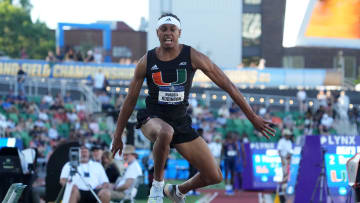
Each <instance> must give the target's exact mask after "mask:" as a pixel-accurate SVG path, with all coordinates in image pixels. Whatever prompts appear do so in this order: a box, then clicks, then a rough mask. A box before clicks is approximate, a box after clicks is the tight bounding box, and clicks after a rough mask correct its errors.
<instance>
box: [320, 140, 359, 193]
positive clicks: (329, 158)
mask: <svg viewBox="0 0 360 203" xmlns="http://www.w3.org/2000/svg"><path fill="white" fill-rule="evenodd" d="M320 141H321V145H322V147H323V148H324V150H325V156H324V159H325V169H326V178H327V184H328V186H329V190H330V194H331V195H334V196H338V195H346V194H347V188H348V176H347V172H346V162H347V161H348V160H349V159H350V158H351V157H353V156H354V155H355V154H356V153H359V152H360V137H359V136H321V139H320Z"/></svg>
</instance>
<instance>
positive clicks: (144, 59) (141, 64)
mask: <svg viewBox="0 0 360 203" xmlns="http://www.w3.org/2000/svg"><path fill="white" fill-rule="evenodd" d="M147 56H148V53H145V55H144V56H142V57H141V58H140V59H139V61H138V64H137V65H136V66H137V67H146V64H147Z"/></svg>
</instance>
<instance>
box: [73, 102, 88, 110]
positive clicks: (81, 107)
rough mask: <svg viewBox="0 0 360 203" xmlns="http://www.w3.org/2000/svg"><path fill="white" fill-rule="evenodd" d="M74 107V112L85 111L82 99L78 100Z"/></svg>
mask: <svg viewBox="0 0 360 203" xmlns="http://www.w3.org/2000/svg"><path fill="white" fill-rule="evenodd" d="M75 109H76V112H80V111H85V110H86V105H85V103H84V100H80V102H79V103H77V104H76V106H75Z"/></svg>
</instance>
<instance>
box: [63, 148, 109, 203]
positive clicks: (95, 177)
mask: <svg viewBox="0 0 360 203" xmlns="http://www.w3.org/2000/svg"><path fill="white" fill-rule="evenodd" d="M71 170H72V169H71V164H70V162H67V163H66V164H65V165H64V167H63V168H62V171H61V175H60V184H61V185H62V186H64V185H65V184H66V182H67V180H68V178H70V171H71ZM79 175H80V176H81V177H82V178H83V180H85V181H83V180H82V179H81V177H79ZM72 182H73V183H74V185H73V188H72V190H71V195H70V201H69V202H70V203H75V202H86V203H89V202H96V199H95V197H94V196H93V194H92V193H91V191H90V188H89V186H90V187H91V188H92V189H93V190H94V191H95V193H96V194H97V195H98V196H99V199H100V200H101V202H102V203H107V202H110V196H109V195H108V194H107V193H105V192H104V191H105V189H107V188H109V179H108V177H107V176H106V173H105V170H104V168H103V166H102V165H101V164H100V163H97V162H94V161H91V160H90V152H89V149H88V148H87V146H86V145H85V144H83V145H82V146H81V148H80V164H79V166H77V173H76V174H75V175H73V177H72ZM85 182H86V183H85ZM88 185H89V186H88Z"/></svg>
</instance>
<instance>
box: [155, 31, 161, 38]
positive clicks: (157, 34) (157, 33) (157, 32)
mask: <svg viewBox="0 0 360 203" xmlns="http://www.w3.org/2000/svg"><path fill="white" fill-rule="evenodd" d="M156 36H157V37H158V38H159V29H156ZM159 39H160V38H159Z"/></svg>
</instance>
